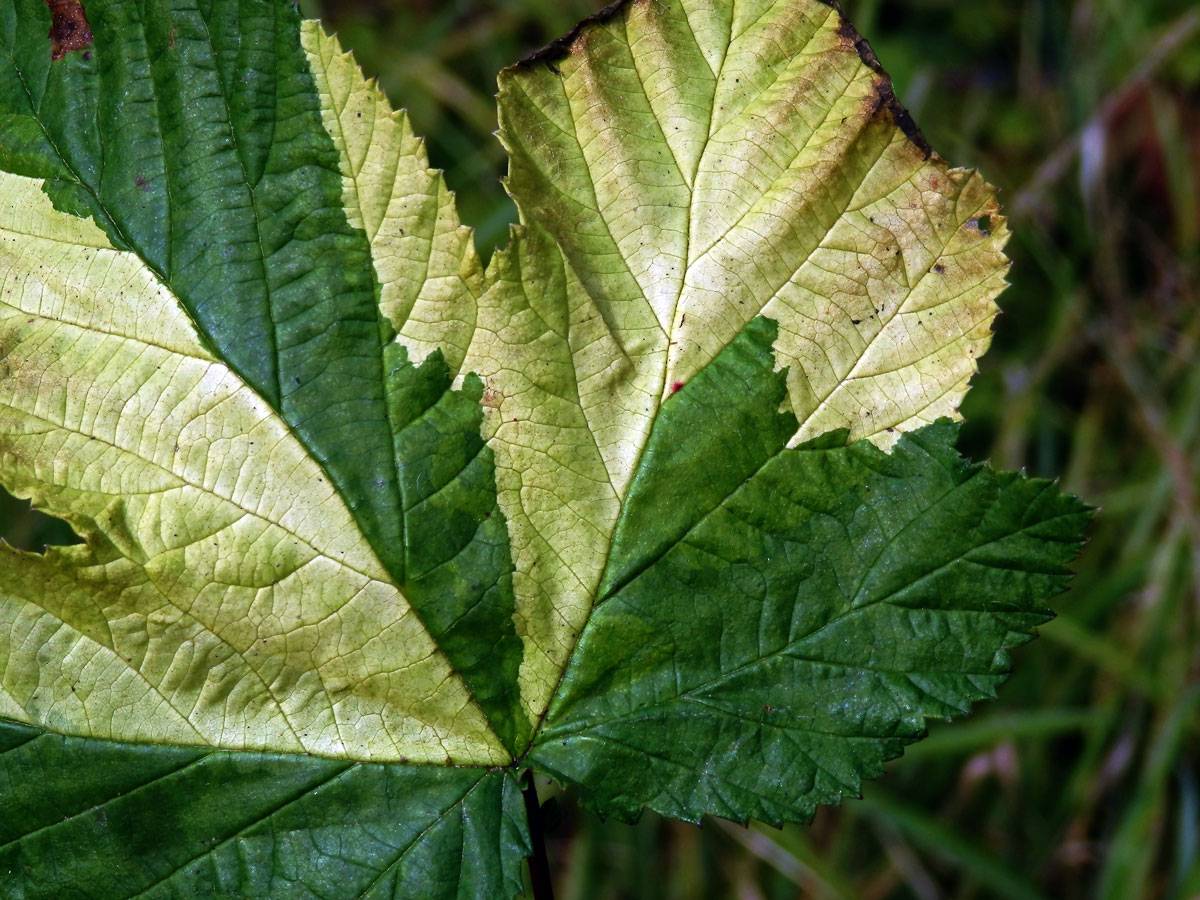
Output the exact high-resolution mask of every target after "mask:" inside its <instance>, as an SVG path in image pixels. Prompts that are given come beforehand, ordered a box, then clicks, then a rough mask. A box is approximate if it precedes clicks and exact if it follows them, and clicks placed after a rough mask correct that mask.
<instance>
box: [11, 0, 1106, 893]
mask: <svg viewBox="0 0 1200 900" xmlns="http://www.w3.org/2000/svg"><path fill="white" fill-rule="evenodd" d="M84 8H85V10H86V14H87V18H88V22H89V25H90V30H91V33H92V34H93V36H94V42H93V44H92V46H90V47H88V48H86V49H84V50H74V51H72V52H69V53H66V54H65V55H64V56H62V58H60V59H57V60H56V59H52V58H51V46H50V41H49V39H48V38H47V34H48V33H49V30H50V18H51V12H50V10H49V9H48V7H47V5H46V4H45V3H44V2H42V0H0V126H2V127H0V482H2V483H3V485H4V487H5V488H6V489H8V490H10V491H12V492H13V493H15V494H17V495H19V496H22V497H29V498H32V499H33V501H34V503H35V504H36V505H37V506H38V507H40V508H42V509H44V510H46V511H47V512H49V513H50V514H52V515H55V516H58V517H61V518H63V519H65V520H66V521H68V522H69V523H70V524H71V525H72V526H73V527H74V528H75V530H76V531H77V532H78V533H79V534H80V535H81V536H82V537H83V538H84V543H83V544H81V545H78V546H74V547H58V548H50V549H49V550H48V551H47V552H46V553H45V554H32V553H23V552H18V551H15V550H12V549H11V548H7V547H0V772H2V777H0V805H2V807H3V808H4V809H6V810H16V811H17V814H16V815H12V816H10V817H8V819H7V820H6V822H5V823H2V824H0V872H2V873H4V875H5V877H6V879H7V880H6V881H5V890H4V891H3V892H2V893H3V895H4V896H17V897H47V898H51V897H53V898H58V897H64V896H85V895H86V896H98V897H121V898H128V897H157V896H162V897H175V896H178V897H184V896H187V897H235V896H244V897H261V896H271V897H293V896H294V897H309V896H312V897H318V896H319V897H343V896H344V897H376V896H378V897H385V896H386V897H415V896H421V897H435V898H436V897H443V896H444V897H495V896H512V895H513V894H515V893H516V892H517V891H519V890H520V887H521V878H520V873H519V869H518V863H519V861H520V859H521V858H522V857H523V856H524V855H526V854H527V853H528V852H530V845H529V834H528V831H527V828H526V822H525V818H524V817H525V810H524V806H523V803H522V798H521V797H520V796H519V791H518V789H517V787H516V778H517V776H518V774H519V772H520V770H521V769H522V768H524V767H527V766H530V767H534V768H537V769H539V770H540V771H542V772H545V773H548V774H551V775H554V776H555V777H557V778H560V779H561V780H563V781H566V782H571V783H573V784H576V785H578V786H579V788H580V790H581V792H582V794H583V796H584V797H585V798H586V800H587V802H588V803H590V804H591V805H592V806H593V807H594V808H596V809H597V810H599V811H601V812H603V813H606V814H614V815H617V816H620V817H622V818H632V817H634V816H636V815H637V814H638V813H639V812H640V811H641V809H642V808H644V807H651V808H654V809H657V810H660V811H662V812H665V813H668V814H670V815H675V816H679V817H682V818H688V819H697V818H699V817H700V816H702V815H704V814H706V813H712V814H718V815H724V816H727V817H730V818H733V819H739V820H744V819H746V818H748V817H751V816H754V817H758V818H762V819H765V820H768V821H772V822H775V821H796V820H802V819H805V818H807V817H808V816H810V815H811V814H812V811H813V808H814V807H815V805H816V804H818V803H829V802H837V801H838V799H839V798H840V797H842V796H844V795H846V794H853V793H855V792H856V791H857V789H858V785H859V783H860V780H861V779H862V778H863V777H869V776H872V775H875V774H877V773H878V772H879V770H880V765H881V762H882V761H883V760H884V759H886V758H888V757H890V756H893V755H896V754H897V753H899V752H900V749H901V747H902V746H903V745H904V743H906V742H908V741H910V740H913V739H915V738H916V737H918V736H919V735H920V734H921V733H923V728H924V720H925V718H926V717H928V716H945V715H950V714H952V713H953V714H959V713H961V712H964V711H966V710H967V708H968V707H969V705H970V703H971V702H972V701H974V700H976V699H979V698H982V697H985V696H990V695H991V694H992V692H994V690H995V687H996V686H997V685H998V683H999V682H1000V681H1001V680H1002V678H1003V676H1004V674H1005V673H1006V672H1007V668H1008V655H1007V652H1008V650H1009V649H1011V648H1012V647H1014V646H1016V645H1017V644H1019V643H1021V642H1023V641H1024V640H1027V639H1028V638H1029V636H1030V635H1031V634H1032V629H1033V627H1034V626H1035V625H1036V624H1038V623H1039V622H1041V621H1044V619H1045V617H1046V615H1047V612H1046V610H1045V601H1046V600H1047V598H1049V597H1050V596H1051V595H1052V594H1054V593H1056V592H1057V591H1059V590H1061V589H1062V588H1063V585H1064V583H1065V578H1066V570H1065V568H1064V566H1065V565H1066V564H1067V563H1068V562H1069V561H1070V560H1071V558H1072V557H1073V556H1074V555H1075V553H1076V552H1077V550H1078V546H1079V542H1080V535H1081V532H1082V529H1083V527H1084V525H1085V523H1086V519H1087V511H1086V509H1085V507H1083V506H1082V505H1081V504H1080V503H1079V502H1078V501H1076V500H1074V499H1073V498H1070V497H1066V496H1064V495H1061V494H1060V493H1059V492H1058V491H1057V489H1056V488H1055V487H1054V486H1053V485H1052V484H1048V483H1045V482H1040V481H1032V480H1026V479H1024V478H1023V477H1021V476H1019V475H1016V474H1012V473H994V472H992V471H991V470H989V469H987V468H984V467H979V466H975V465H972V464H970V463H967V462H966V461H964V460H962V459H960V458H959V457H958V456H957V455H956V453H955V452H954V450H953V440H954V433H955V432H954V427H953V426H952V425H951V424H949V423H948V422H945V421H941V420H943V418H944V417H947V416H954V415H956V406H957V403H958V402H959V400H960V399H961V397H962V395H963V393H964V392H965V390H966V388H967V383H968V381H969V379H970V377H971V374H972V373H973V372H974V371H975V365H976V363H975V360H976V358H977V357H978V356H979V355H980V354H981V353H983V352H984V350H985V349H986V347H987V343H988V340H989V337H990V330H989V328H990V322H991V319H992V317H993V315H994V313H995V305H994V302H993V301H994V298H995V296H996V294H997V293H998V292H999V291H1000V290H1001V289H1002V288H1003V285H1004V271H1005V268H1006V265H1007V262H1006V260H1005V258H1004V256H1003V253H1002V248H1003V245H1004V242H1005V240H1006V239H1007V231H1006V229H1005V226H1004V222H1003V218H1002V217H1001V216H1000V215H999V212H998V207H997V205H996V201H995V196H994V191H993V189H991V188H990V187H989V186H988V185H986V184H985V183H984V182H983V180H982V179H981V178H980V177H979V176H978V175H977V174H976V173H973V172H966V171H963V170H958V169H952V168H950V167H949V166H947V164H946V163H945V162H944V161H942V160H941V159H940V158H938V157H937V156H936V155H934V154H932V152H931V151H930V149H929V148H928V146H927V145H926V144H925V142H924V139H923V138H921V136H920V133H919V132H917V131H916V129H915V126H913V124H912V122H911V120H910V119H909V118H908V114H907V113H906V112H904V110H903V109H902V107H900V105H899V104H898V102H897V101H896V99H895V97H894V95H893V94H892V91H891V85H890V82H889V81H888V79H887V77H886V75H885V74H884V73H883V71H882V69H880V67H879V64H878V62H877V61H876V60H875V58H874V56H873V54H872V53H871V51H870V48H869V47H868V46H867V45H866V43H865V42H864V41H862V40H861V38H859V36H858V35H857V34H856V33H855V32H854V30H853V29H852V28H851V27H850V26H849V24H848V23H847V22H846V21H845V19H844V18H843V17H842V15H841V13H840V11H838V10H837V9H836V8H835V7H832V6H829V5H826V4H824V3H822V2H818V0H752V2H751V0H747V2H744V3H743V2H739V3H737V4H733V3H729V2H726V0H675V2H643V0H631V2H628V3H625V4H622V5H619V6H617V7H613V8H611V9H609V10H608V11H607V12H606V13H604V14H602V15H601V16H599V17H597V18H595V19H594V20H590V21H589V22H587V23H585V24H584V25H583V26H581V28H580V29H578V30H577V31H575V32H573V33H572V34H571V35H568V36H567V38H565V39H563V40H562V41H560V42H558V43H556V44H554V45H552V46H551V47H550V48H548V49H547V50H546V51H542V52H541V53H539V54H535V55H534V56H533V57H530V58H529V59H528V60H526V61H525V62H524V63H522V64H520V65H518V66H517V67H514V68H512V69H509V70H506V71H505V72H504V73H502V74H501V79H500V117H501V132H500V136H501V139H502V141H503V142H504V144H505V146H506V147H508V149H509V152H510V157H511V170H510V174H509V177H508V181H507V186H508V189H509V190H510V192H511V193H512V195H513V197H514V199H515V200H516V202H517V205H518V208H519V210H520V213H521V224H520V225H519V226H517V227H516V228H515V229H514V231H513V234H512V238H511V241H510V243H509V246H508V247H507V248H506V249H505V250H503V251H501V252H499V253H498V254H497V255H496V256H495V258H494V259H493V261H492V263H491V264H490V265H489V266H488V268H487V269H486V270H485V269H484V268H483V267H482V265H481V263H480V261H479V259H478V257H477V256H476V254H475V251H474V248H473V243H472V236H471V234H470V232H469V230H468V229H466V228H464V227H463V226H462V225H461V224H460V223H459V221H458V217H457V213H456V211H455V208H454V203H453V198H452V196H451V195H450V194H449V192H448V191H447V189H446V186H445V184H444V182H443V181H442V179H441V177H440V175H439V174H438V173H436V172H434V171H432V170H430V169H429V167H428V161H427V159H426V157H425V154H424V151H423V148H422V146H421V143H420V141H419V140H418V139H417V138H416V137H415V136H414V135H413V134H412V131H411V129H410V128H409V125H408V122H407V119H406V117H405V116H404V114H403V113H396V112H393V111H392V110H391V109H390V107H389V106H388V104H387V102H386V101H385V100H384V98H383V97H382V96H381V95H380V94H379V92H378V90H377V89H376V88H375V86H374V85H372V84H371V83H369V82H367V81H365V80H364V79H363V77H362V74H361V73H360V72H359V70H358V68H357V66H355V64H354V63H353V60H352V59H351V58H350V57H349V56H348V55H347V54H345V53H343V52H342V51H341V49H340V48H339V47H338V45H337V43H336V41H335V40H334V39H333V38H331V37H329V36H327V35H325V34H324V32H322V30H321V29H320V27H319V26H318V25H316V24H315V23H311V22H303V21H301V19H300V18H299V16H298V14H297V13H296V11H295V9H294V7H293V5H292V4H291V3H288V2H285V0H236V2H235V0H206V2H204V3H200V4H193V3H191V2H188V0H88V2H87V3H86V4H85V5H84ZM983 217H987V218H988V219H989V220H990V227H988V228H984V229H981V228H980V226H979V220H980V219H981V218H983ZM934 422H937V424H932V425H931V424H930V423H934ZM902 435H903V437H902Z"/></svg>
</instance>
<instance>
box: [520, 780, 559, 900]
mask: <svg viewBox="0 0 1200 900" xmlns="http://www.w3.org/2000/svg"><path fill="white" fill-rule="evenodd" d="M521 793H522V795H523V796H524V797H525V816H526V818H527V819H528V820H529V842H530V843H531V844H532V845H533V853H532V854H531V855H530V857H529V860H528V862H529V883H530V885H531V887H532V890H533V900H554V885H553V884H551V882H550V861H549V859H547V857H546V832H545V829H544V828H543V827H542V807H541V804H539V803H538V794H537V785H535V784H534V783H533V771H532V770H531V769H526V770H525V787H524V788H523V789H522V790H521Z"/></svg>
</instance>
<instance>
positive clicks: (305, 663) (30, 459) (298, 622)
mask: <svg viewBox="0 0 1200 900" xmlns="http://www.w3.org/2000/svg"><path fill="white" fill-rule="evenodd" d="M0 198H3V200H2V201H0V351H2V352H0V356H2V358H3V362H2V363H0V464H2V465H3V469H4V471H5V473H6V478H7V480H8V487H9V488H10V489H11V490H13V491H14V492H15V493H17V494H19V495H21V496H30V497H33V498H34V500H35V502H36V503H37V504H38V505H39V506H41V507H43V508H45V509H47V510H48V511H49V512H50V513H52V514H54V515H59V516H62V517H64V518H66V519H67V520H68V521H70V522H71V523H72V525H74V526H75V528H76V529H77V530H78V531H79V532H80V533H81V534H82V535H84V536H85V537H86V538H87V540H88V543H87V544H86V545H83V546H77V547H70V548H52V549H51V550H50V551H49V552H48V553H47V554H46V555H45V556H39V555H35V554H26V553H19V552H17V551H14V550H12V549H11V548H8V547H4V548H2V549H0V586H2V587H0V634H3V640H0V715H3V716H6V717H8V718H12V719H16V720H18V721H23V722H31V723H34V724H37V725H40V726H43V727H46V728H49V729H52V730H54V731H58V732H61V733H65V734H82V735H91V736H94V737H102V738H112V739H118V740H130V741H148V742H156V743H180V744H193V745H195V744H199V745H208V746H214V747H222V748H227V749H236V750H280V751H292V752H305V753H313V754H319V755H323V756H337V757H351V758H355V759H368V760H399V759H410V760H413V761H425V762H438V763H441V762H446V761H447V760H450V759H452V760H454V761H457V762H465V763H477V764H488V763H497V762H503V761H505V760H506V758H507V755H506V754H505V752H504V750H503V748H502V747H501V746H500V744H499V742H498V741H497V740H496V739H495V737H494V736H493V735H492V733H491V731H490V729H489V728H488V726H487V724H486V722H485V720H484V718H483V715H482V713H481V712H480V711H479V709H478V708H477V707H476V705H475V704H474V702H473V701H472V700H471V699H470V697H469V695H468V693H467V691H466V689H465V687H464V686H463V685H462V683H461V681H460V680H459V679H458V677H457V675H455V673H454V672H452V671H451V669H450V667H449V665H448V663H447V661H446V660H445V658H444V657H443V656H442V654H441V653H440V652H439V651H438V649H437V648H436V647H435V646H434V644H433V641H432V640H431V638H430V637H429V635H428V634H427V633H426V631H425V629H424V627H423V626H422V625H421V624H420V622H419V621H418V620H417V617H416V616H415V615H414V614H413V613H412V611H411V609H410V608H409V606H408V603H407V601H406V600H405V598H404V597H403V596H402V595H401V594H400V592H399V591H398V590H397V589H396V587H395V586H394V585H392V584H390V583H389V582H388V577H387V575H386V573H385V572H384V569H383V567H382V566H381V565H380V563H379V562H378V560H377V559H376V558H375V556H374V554H373V552H372V551H371V549H370V548H369V547H368V546H367V543H366V541H365V539H364V538H363V537H362V535H361V533H360V531H359V529H358V528H357V526H356V524H355V522H354V520H353V519H352V517H351V515H350V512H349V510H347V508H346V506H345V504H344V503H343V502H342V500H341V498H340V496H339V495H338V494H337V493H336V491H335V490H334V489H333V488H332V487H331V485H330V484H329V481H328V479H327V478H326V477H325V475H324V473H323V472H322V470H321V469H320V468H319V467H318V466H317V464H316V463H315V462H314V461H313V460H312V459H311V458H310V457H309V456H308V454H307V452H306V451H305V449H304V448H303V447H302V446H301V445H300V443H299V442H298V441H297V440H296V439H295V438H294V437H293V436H292V435H291V434H290V432H289V431H288V429H287V428H286V426H285V425H284V423H283V422H282V421H281V420H280V419H279V418H278V417H277V416H276V415H275V414H273V413H272V412H271V411H270V409H269V408H268V407H267V405H266V404H265V403H264V402H263V401H262V399H261V398H259V397H258V396H257V395H256V394H255V393H254V392H253V391H251V390H250V389H249V388H248V387H247V386H246V385H245V384H244V383H243V382H242V381H241V380H240V379H239V378H238V377H237V376H235V375H234V374H233V373H232V372H231V371H230V370H229V369H228V368H227V367H226V366H224V365H223V364H221V363H219V362H217V361H216V360H214V359H213V358H212V357H211V356H210V355H209V353H208V352H207V351H206V350H205V349H204V348H203V347H202V346H201V345H200V343H199V342H198V341H197V339H196V333H195V330H194V329H193V327H192V324H191V322H190V321H189V320H188V318H187V316H186V315H185V314H184V313H183V312H182V307H181V306H180V304H179V303H178V302H177V300H176V299H175V298H174V297H173V296H171V295H170V294H169V293H168V292H167V291H166V290H165V289H164V288H163V287H162V286H161V285H160V284H158V283H157V282H156V280H155V278H154V276H153V275H152V274H151V273H150V272H149V270H147V269H146V268H145V266H144V265H143V264H142V263H141V261H140V260H139V259H138V258H137V257H136V256H134V255H133V254H129V253H122V252H118V251H115V250H113V249H111V247H110V245H109V243H108V241H107V239H106V237H105V236H104V234H103V233H102V232H100V230H99V229H98V228H96V227H95V225H94V224H93V223H92V222H91V221H90V220H83V219H77V218H74V217H72V216H68V215H65V214H63V213H59V212H56V211H55V210H54V209H53V208H52V207H51V204H50V201H49V199H48V198H47V197H46V196H45V195H44V194H43V193H42V190H41V185H40V183H39V182H37V181H34V180H30V179H23V178H19V177H17V176H13V175H7V174H4V175H0Z"/></svg>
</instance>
